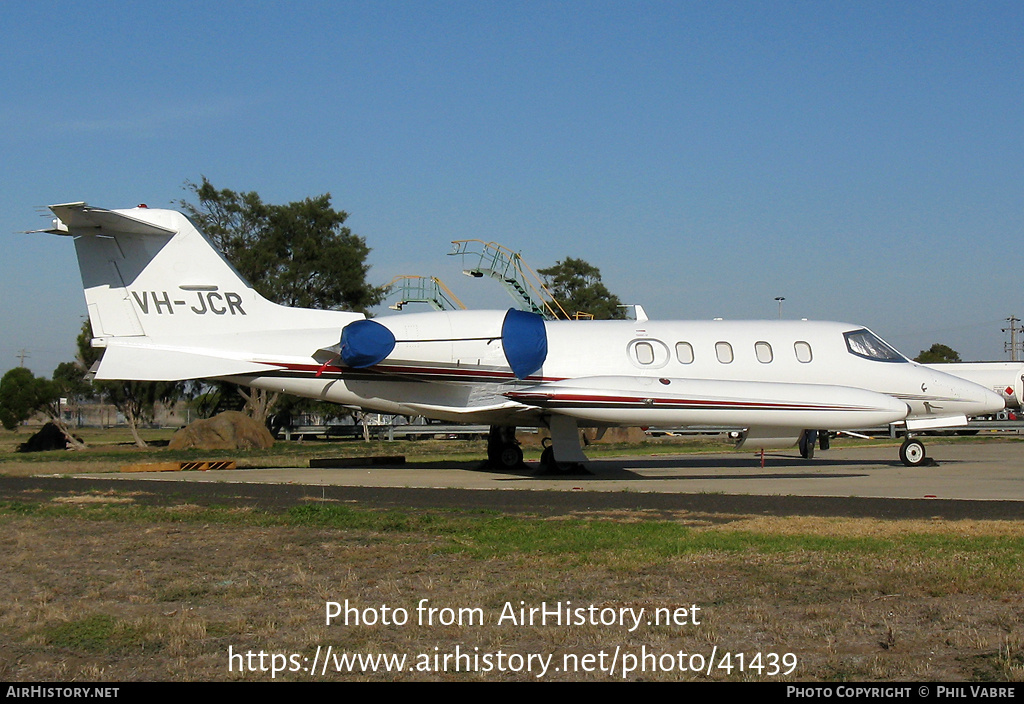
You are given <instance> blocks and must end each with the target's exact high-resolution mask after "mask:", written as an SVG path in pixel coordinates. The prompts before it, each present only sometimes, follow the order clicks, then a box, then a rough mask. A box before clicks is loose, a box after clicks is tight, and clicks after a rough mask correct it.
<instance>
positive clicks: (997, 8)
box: [0, 1, 1024, 375]
mask: <svg viewBox="0 0 1024 704" xmlns="http://www.w3.org/2000/svg"><path fill="white" fill-rule="evenodd" d="M0 26H3V28H4V41H3V42H2V43H0V62H2V66H3V71H2V72H0V95H2V96H3V98H4V99H3V100H2V101H0V175H2V188H0V247H2V252H3V253H2V255H0V294H2V299H0V301H2V303H0V330H2V331H3V339H2V340H0V371H3V370H4V369H6V368H9V367H13V366H16V365H17V363H18V359H17V357H16V356H15V355H17V354H18V352H19V350H22V349H25V350H27V352H28V354H29V357H28V359H27V360H26V364H27V365H28V366H30V367H31V368H32V369H33V371H35V372H36V373H38V374H46V375H49V373H50V372H51V371H52V370H53V368H54V367H55V366H56V365H57V363H59V362H60V361H63V360H67V359H70V358H71V357H72V355H73V348H74V337H75V334H76V333H77V330H78V328H79V326H80V324H81V320H82V316H83V315H84V312H85V311H84V308H85V305H84V299H83V298H82V294H81V288H80V280H79V277H78V272H77V266H76V265H75V260H74V253H73V246H72V244H71V242H70V241H68V240H66V239H63V238H59V237H52V236H46V235H24V234H20V231H23V230H28V229H33V228H40V227H44V226H46V224H47V220H45V219H44V218H41V217H39V213H38V212H37V211H38V208H39V207H40V206H45V205H47V204H50V203H58V202H67V201H77V200H85V201H88V202H89V203H90V204H92V205H96V206H100V207H108V208H119V207H130V206H133V205H135V204H137V203H147V204H149V205H150V206H151V207H167V206H170V205H172V204H173V203H174V202H175V201H176V200H178V199H180V198H182V197H185V196H186V195H187V194H186V193H185V191H184V190H183V188H182V187H183V184H184V183H185V182H186V181H188V180H192V181H195V180H198V179H200V178H201V176H203V175H205V176H207V177H208V178H209V179H210V180H211V181H212V182H213V183H214V185H215V186H217V187H220V188H231V189H235V190H254V191H257V192H259V193H260V194H261V195H262V196H263V198H264V199H265V200H268V201H272V202H285V201H290V200H296V199H301V198H303V197H306V196H308V195H315V194H320V193H324V192H330V193H331V194H332V196H333V198H334V204H335V206H336V207H339V208H342V209H344V210H346V211H347V212H349V213H350V216H351V217H350V219H349V223H348V224H349V225H350V226H351V227H352V229H353V231H355V232H357V233H358V234H360V235H362V236H363V237H365V238H366V240H367V243H368V244H369V245H370V247H371V248H372V249H373V253H372V254H371V258H370V261H371V263H372V265H373V268H372V269H371V280H372V281H373V282H374V283H381V284H382V283H384V282H386V281H388V280H390V279H391V277H392V276H394V275H396V274H432V275H437V276H441V277H442V278H443V279H444V280H445V281H446V282H447V283H448V284H449V286H451V287H452V288H453V289H454V290H455V292H456V293H457V294H458V295H459V296H460V297H461V298H462V299H463V300H464V301H466V302H467V303H469V304H470V305H471V306H472V307H501V306H505V305H506V303H507V302H508V299H506V298H505V297H504V294H503V293H502V292H501V291H500V289H498V287H497V285H496V284H494V283H493V282H489V281H481V280H475V279H472V280H471V279H467V278H465V277H462V276H461V274H459V269H460V267H459V262H457V261H456V260H455V259H453V258H451V257H447V256H446V253H447V252H448V251H449V249H450V245H449V242H450V241H451V240H455V239H470V238H480V239H484V240H495V241H498V242H500V243H502V244H504V245H506V246H508V247H510V248H512V249H514V250H518V251H520V252H522V254H523V256H524V257H525V259H526V261H527V262H529V263H530V264H532V265H533V266H534V267H537V268H540V267H544V266H548V265H550V264H552V263H554V262H555V261H556V260H558V259H562V258H564V257H566V256H573V257H579V258H583V259H586V260H587V261H589V262H591V263H592V264H595V265H597V266H598V267H600V269H601V271H602V273H603V275H604V279H605V282H606V284H607V285H608V286H609V288H610V289H611V290H612V291H614V292H615V293H617V294H618V295H619V296H620V298H622V299H623V300H625V301H628V302H631V303H641V304H643V305H644V306H645V308H646V309H647V311H648V313H649V314H650V315H651V317H655V318H661V319H672V318H683V319H686V318H696V319H707V318H712V317H725V318H733V319H736V318H772V317H775V316H776V315H777V308H776V304H775V301H774V300H773V299H774V298H775V297H776V296H785V297H786V302H785V304H784V308H783V314H784V316H785V317H792V318H798V317H807V318H815V319H831V320H844V321H849V322H857V323H862V324H865V325H868V326H870V327H872V328H873V329H874V330H875V331H876V332H877V333H879V334H880V335H881V336H883V337H884V338H886V339H887V340H889V341H890V342H891V343H893V344H894V345H895V346H896V347H898V348H899V349H900V350H901V351H903V352H905V353H908V354H909V355H911V356H913V355H916V354H917V352H918V351H919V350H920V349H922V348H926V347H928V346H929V345H931V344H932V343H933V342H943V343H945V344H948V345H950V346H952V347H954V348H955V349H957V350H959V351H960V352H961V354H962V355H963V356H964V357H965V358H968V359H1003V358H1006V357H1005V355H1004V354H1003V342H1004V339H1005V337H1004V335H1003V333H1001V332H1000V328H1001V327H1005V326H1006V323H1005V320H1004V319H1005V318H1006V317H1008V316H1009V315H1011V314H1016V315H1018V316H1022V317H1024V306H1022V305H1021V304H1022V302H1024V301H1022V300H1021V298H1022V297H1021V285H1020V278H1021V269H1022V267H1021V254H1022V235H1024V41H1022V37H1024V3H1020V2H1005V3H1001V2H977V3H966V2H956V3H944V2H901V3H891V2H806V3H805V2H729V3H724V2H718V3H715V2H652V3H647V2H596V1H595V2H501V3H496V2H436V3H435V2H364V3H349V2H324V3H319V2H247V3H242V2H232V3H218V2H209V1H206V2H202V3H198V2H197V3H176V2H169V3H168V2H162V3H152V2H133V3H128V2H123V3H107V2H84V3H47V2H32V3H0Z"/></svg>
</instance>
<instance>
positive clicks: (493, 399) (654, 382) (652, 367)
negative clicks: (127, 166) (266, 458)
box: [45, 203, 1003, 467]
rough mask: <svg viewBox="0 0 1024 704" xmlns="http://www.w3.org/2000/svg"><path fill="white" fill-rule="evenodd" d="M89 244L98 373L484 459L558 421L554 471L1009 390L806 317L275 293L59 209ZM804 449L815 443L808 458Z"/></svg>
mask: <svg viewBox="0 0 1024 704" xmlns="http://www.w3.org/2000/svg"><path fill="white" fill-rule="evenodd" d="M50 209H51V210H52V211H53V213H54V214H55V215H56V216H57V219H56V220H54V223H53V227H52V228H51V229H48V230H45V232H50V233H53V234H60V235H69V236H72V237H74V238H75V247H76V249H77V252H78V261H79V266H80V268H81V273H82V282H83V285H84V287H85V298H86V302H87V304H88V309H89V319H90V321H91V322H92V329H93V334H94V336H95V338H94V340H93V345H94V346H97V347H103V348H105V350H104V354H103V357H102V361H101V362H100V365H99V368H98V370H97V373H96V378H97V379H134V380H153V381H160V380H162V381H172V380H183V379H225V380H228V381H232V382H235V383H238V384H243V385H247V386H251V387H255V388H260V389H268V390H272V391H281V392H284V393H290V394H295V395H298V396H305V397H309V398H317V399H323V400H326V401H333V402H336V403H340V404H344V405H347V406H356V407H361V408H364V409H370V410H374V411H378V412H382V413H393V414H399V415H410V416H416V415H423V416H427V417H430V418H436V419H442V420H448V421H464V422H474V423H487V424H490V425H491V426H492V429H493V430H492V436H491V438H492V441H491V442H490V443H489V446H490V447H489V451H488V455H489V459H490V460H491V462H492V463H495V464H498V465H500V466H505V467H511V466H515V465H518V464H519V463H521V461H522V451H521V450H520V449H519V446H518V444H517V443H516V441H515V427H516V426H523V427H545V428H548V429H549V430H550V432H551V436H552V446H551V447H549V448H548V449H547V450H545V453H544V459H543V462H544V463H545V464H547V465H549V466H552V467H565V466H566V465H570V464H572V463H577V462H582V461H585V460H586V457H585V455H584V454H583V452H582V450H581V449H580V442H579V432H578V428H579V427H581V426H585V427H597V428H604V427H609V426H641V427H642V426H651V425H657V426H670V427H676V426H695V425H696V426H719V427H721V426H725V427H734V428H737V429H739V430H740V431H741V437H742V441H741V446H743V447H750V448H754V449H757V448H761V449H763V448H771V447H783V446H791V445H794V444H796V443H798V441H801V439H802V442H801V443H800V444H801V451H802V452H803V453H804V455H805V456H808V455H809V454H812V453H813V448H814V432H815V431H814V430H810V429H827V430H833V431H835V430H849V429H858V428H868V427H875V426H880V425H886V424H890V423H895V424H901V425H903V426H905V429H906V431H907V435H908V440H907V441H906V442H905V443H904V444H903V446H902V447H901V448H900V458H901V459H902V460H903V462H904V463H905V464H907V465H911V466H912V465H917V464H921V463H922V462H923V461H925V450H924V446H923V445H922V444H921V443H920V441H919V440H917V439H916V438H913V437H912V435H913V432H914V431H917V430H920V429H924V428H937V427H946V426H953V425H959V424H962V423H964V422H966V420H967V416H970V415H978V414H986V413H993V412H996V411H998V410H1000V409H1002V408H1003V399H1002V398H1001V397H1000V396H998V395H997V394H995V393H993V392H992V391H989V390H987V389H985V388H983V387H981V386H977V385H975V384H973V383H970V382H968V381H965V380H963V379H959V378H956V377H953V376H949V375H947V374H943V373H942V372H940V371H937V370H933V369H928V368H926V367H923V366H921V365H918V364H915V363H913V362H910V361H908V360H907V359H906V358H905V357H904V356H903V355H901V354H900V353H898V352H897V351H896V350H894V349H893V348H892V347H890V346H889V345H887V344H886V343H885V342H883V341H882V340H881V339H880V338H878V337H877V336H876V335H875V334H874V333H872V332H871V331H870V330H867V329H866V328H864V327H862V326H859V325H847V324H844V323H829V322H808V321H785V322H784V321H777V322H776V321H748V322H728V321H717V320H716V321H702V322H698V321H687V322H668V321H666V322H657V321H650V320H644V321H636V320H617V321H545V320H543V319H542V318H541V317H540V316H538V315H535V314H533V313H528V312H524V311H519V310H514V309H513V310H508V311H476V310H460V311H441V312H429V313H414V314H404V315H397V316H391V317H384V318H379V319H373V320H370V319H367V318H365V316H363V315H361V314H357V313H350V312H342V311H332V310H306V309H298V308H287V307H284V306H280V305H277V304H275V303H271V302H270V301H268V300H266V299H265V298H263V297H262V296H260V295H259V294H258V293H257V292H256V291H255V290H254V289H253V288H252V287H251V286H250V285H249V284H248V283H246V282H245V281H244V280H243V279H242V278H241V276H239V274H238V273H237V272H236V271H235V270H234V269H233V268H232V267H231V265H230V264H228V262H227V261H226V260H225V259H224V258H223V257H222V256H221V255H220V254H219V253H218V252H217V251H216V249H215V248H214V247H213V246H212V245H211V244H210V242H209V241H208V240H207V239H206V237H205V236H204V235H203V234H202V233H200V232H199V231H198V230H197V229H196V227H195V226H194V225H193V223H192V222H191V221H190V220H189V219H188V218H186V217H185V216H184V215H182V214H181V213H178V212H175V211H171V210H157V209H149V208H145V207H143V206H140V207H138V208H130V209H125V210H103V209H99V208H92V207H89V206H87V205H86V204H85V203H67V204H63V205H54V206H51V208H50ZM808 448H809V450H810V451H809V452H808Z"/></svg>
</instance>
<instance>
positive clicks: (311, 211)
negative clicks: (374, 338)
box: [181, 176, 384, 312]
mask: <svg viewBox="0 0 1024 704" xmlns="http://www.w3.org/2000/svg"><path fill="white" fill-rule="evenodd" d="M185 188H186V189H187V190H189V191H191V192H192V193H193V194H194V195H195V196H196V198H197V199H198V203H196V204H192V203H190V202H188V201H185V200H183V201H181V205H182V207H183V208H184V209H185V211H186V212H187V213H188V215H189V217H191V218H192V219H193V221H195V223H196V224H197V225H198V226H199V229H200V230H202V231H203V232H204V233H205V234H206V236H207V237H209V238H210V241H212V242H213V243H214V245H215V246H216V247H217V248H218V249H220V251H221V252H222V253H223V254H224V256H225V257H227V259H228V261H230V262H231V263H232V264H233V265H234V266H235V269H237V270H238V272H239V273H240V274H241V275H242V276H243V277H245V278H246V279H247V280H248V281H249V282H250V283H251V284H252V286H253V287H254V288H255V289H256V290H257V291H259V292H260V294H261V295H262V296H263V297H264V298H267V299H269V300H271V301H273V302H275V303H279V304H281V305H285V306H295V307H299V308H321V309H330V310H354V311H360V312H366V311H367V309H369V308H370V307H371V306H374V305H376V304H378V303H380V301H381V299H382V298H383V295H384V290H383V288H379V287H375V286H371V285H370V284H369V283H367V281H366V275H367V273H368V272H369V269H370V266H369V264H367V263H366V258H367V256H369V254H370V248H369V247H368V246H367V245H366V240H364V239H363V238H362V237H360V236H358V235H356V234H354V233H353V232H352V231H351V230H350V229H349V228H347V227H345V225H344V223H345V221H346V220H347V219H348V213H346V212H345V211H343V210H335V209H334V208H333V207H332V206H331V195H330V194H329V193H325V194H323V195H319V196H316V197H313V198H306V199H305V200H301V201H294V202H291V203H286V204H284V205H272V204H269V203H264V202H263V200H262V199H261V198H260V196H259V194H257V193H254V192H248V193H239V192H236V191H232V190H229V189H222V190H217V189H216V188H214V186H213V185H212V184H211V183H210V182H209V181H208V180H207V179H206V177H205V176H204V177H203V179H202V182H201V183H199V184H195V183H191V182H189V183H187V184H186V185H185Z"/></svg>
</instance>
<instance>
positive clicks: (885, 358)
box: [843, 328, 907, 362]
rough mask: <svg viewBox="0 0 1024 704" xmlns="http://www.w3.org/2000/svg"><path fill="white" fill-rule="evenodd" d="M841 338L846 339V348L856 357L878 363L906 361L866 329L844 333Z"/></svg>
mask: <svg viewBox="0 0 1024 704" xmlns="http://www.w3.org/2000/svg"><path fill="white" fill-rule="evenodd" d="M843 337H845V338H846V348H847V349H848V350H850V352H851V353H853V354H855V355H857V356H858V357H864V358H865V359H874V360H876V361H879V362H906V361H907V360H906V358H905V357H904V356H903V355H901V354H900V353H899V352H897V351H896V350H894V349H893V348H892V347H890V346H889V345H887V344H886V343H885V342H884V341H883V340H882V338H880V337H878V336H877V335H875V333H873V332H871V331H870V330H868V329H867V328H863V329H861V330H854V331H852V332H844V333H843Z"/></svg>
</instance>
